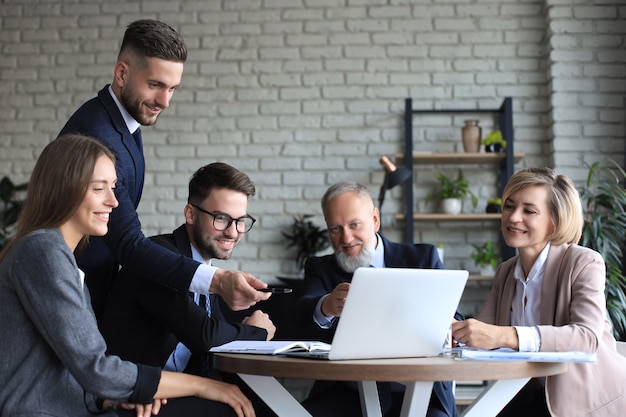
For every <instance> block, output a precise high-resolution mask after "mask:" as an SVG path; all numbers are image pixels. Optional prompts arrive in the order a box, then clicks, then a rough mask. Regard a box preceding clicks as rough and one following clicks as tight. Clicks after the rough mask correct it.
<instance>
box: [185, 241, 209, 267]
mask: <svg viewBox="0 0 626 417" xmlns="http://www.w3.org/2000/svg"><path fill="white" fill-rule="evenodd" d="M189 245H190V246H191V258H192V259H193V260H194V261H198V262H200V263H201V264H207V265H209V266H211V259H209V260H208V261H207V260H205V259H204V258H203V257H202V255H200V252H198V249H196V247H195V246H194V245H192V244H191V243H190V244H189Z"/></svg>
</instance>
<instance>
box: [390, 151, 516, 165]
mask: <svg viewBox="0 0 626 417" xmlns="http://www.w3.org/2000/svg"><path fill="white" fill-rule="evenodd" d="M525 156H526V154H525V153H524V152H515V154H514V158H513V159H514V161H515V162H519V161H521V160H522V159H523V158H524V157H525ZM395 157H396V161H403V160H404V154H403V153H397V154H396V155H395ZM505 159H506V154H505V153H504V152H495V153H494V152H476V153H469V152H467V153H455V152H414V153H413V163H415V164H495V163H500V162H502V161H504V160H505Z"/></svg>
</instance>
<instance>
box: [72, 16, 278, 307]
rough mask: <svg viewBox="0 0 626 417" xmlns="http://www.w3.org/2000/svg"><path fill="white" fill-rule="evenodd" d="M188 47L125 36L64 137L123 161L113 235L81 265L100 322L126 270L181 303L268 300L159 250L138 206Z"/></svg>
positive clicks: (173, 38) (169, 32)
mask: <svg viewBox="0 0 626 417" xmlns="http://www.w3.org/2000/svg"><path fill="white" fill-rule="evenodd" d="M186 59H187V47H186V45H185V41H184V40H183V38H182V37H181V36H180V35H179V34H178V33H177V32H176V31H175V30H174V29H173V28H171V27H170V26H168V25H167V24H165V23H163V22H159V21H155V20H138V21H135V22H132V23H131V24H130V25H128V28H127V30H126V32H125V34H124V39H123V41H122V46H121V48H120V52H119V55H118V59H117V63H116V64H115V68H114V71H113V81H112V83H111V84H110V85H107V86H105V87H104V88H103V89H102V90H100V91H99V92H98V96H97V97H95V98H93V99H91V100H89V101H87V102H86V103H85V104H83V105H82V106H81V107H80V108H79V109H78V110H77V111H76V112H75V113H74V114H73V115H72V116H71V117H70V119H69V120H68V122H67V123H66V125H65V126H64V127H63V129H62V130H61V133H60V134H64V133H80V134H84V135H89V136H93V137H95V138H97V139H99V140H100V141H101V142H102V143H104V144H105V145H106V146H107V147H108V148H109V149H111V150H112V151H113V153H114V154H115V157H116V173H117V187H116V190H115V196H116V198H117V200H118V202H119V207H118V209H117V210H115V211H114V212H113V213H112V214H111V216H110V219H109V231H108V233H107V234H106V235H105V236H103V237H94V238H92V239H91V240H90V242H89V246H88V248H87V249H86V251H85V252H84V253H83V254H82V256H81V257H80V258H79V266H80V268H81V269H82V270H83V271H84V272H85V274H86V278H85V279H86V282H87V285H88V287H89V290H90V292H91V297H92V304H93V307H94V312H95V314H96V317H97V318H98V319H99V318H100V316H101V314H102V310H103V308H104V305H105V303H106V298H107V296H108V294H109V290H110V288H111V285H112V282H113V279H114V278H115V275H116V274H117V272H118V270H119V268H120V265H121V266H124V267H125V268H127V269H129V270H130V271H131V272H133V273H136V274H141V275H143V276H144V277H146V278H147V279H150V280H153V281H155V282H158V283H160V284H162V285H164V286H166V287H168V288H170V289H171V290H173V291H174V292H176V293H178V294H180V295H183V296H184V295H186V294H187V292H188V291H189V290H191V291H193V292H198V293H202V294H208V293H209V292H211V293H216V294H219V295H220V296H222V298H223V299H224V300H225V301H226V302H227V304H228V305H229V306H230V307H231V308H232V309H233V310H241V309H245V308H248V307H250V306H252V305H254V304H255V303H256V302H258V301H261V300H265V299H267V298H268V296H269V294H266V293H263V292H260V291H257V289H260V288H264V287H266V286H267V285H266V284H265V283H264V282H262V281H260V280H258V279H256V278H255V277H253V276H252V275H250V274H247V273H244V272H240V271H228V270H223V269H219V268H216V267H212V266H208V265H202V264H201V263H199V262H197V261H194V260H192V259H190V258H188V257H186V256H184V255H181V254H176V253H174V252H173V251H171V250H168V249H166V248H164V247H163V246H160V245H157V244H155V243H154V242H151V241H150V240H149V239H147V238H146V237H145V236H144V235H143V233H142V232H141V224H140V223H139V218H138V216H137V211H136V209H137V206H138V205H139V201H140V199H141V193H142V190H143V182H144V175H145V161H144V155H143V145H142V139H141V130H140V128H139V127H140V125H141V126H151V125H153V124H155V123H156V121H157V118H158V117H159V115H160V114H161V112H162V111H163V110H164V109H166V108H167V107H168V106H169V101H170V99H171V98H172V95H173V94H174V91H175V90H176V88H178V86H179V85H180V82H181V79H182V74H183V66H184V62H185V61H186Z"/></svg>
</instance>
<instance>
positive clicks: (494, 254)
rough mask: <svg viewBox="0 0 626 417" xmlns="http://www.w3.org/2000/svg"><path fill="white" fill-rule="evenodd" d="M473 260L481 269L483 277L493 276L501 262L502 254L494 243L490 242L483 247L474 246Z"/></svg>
mask: <svg viewBox="0 0 626 417" xmlns="http://www.w3.org/2000/svg"><path fill="white" fill-rule="evenodd" d="M472 246H473V247H474V250H473V251H472V255H471V256H472V259H473V260H474V263H475V264H476V266H477V267H479V268H480V269H481V275H493V274H494V273H495V271H496V267H497V266H498V262H500V254H499V253H498V250H497V249H496V246H495V245H494V244H493V242H492V241H490V240H488V241H487V242H485V243H483V244H482V245H477V244H473V245H472Z"/></svg>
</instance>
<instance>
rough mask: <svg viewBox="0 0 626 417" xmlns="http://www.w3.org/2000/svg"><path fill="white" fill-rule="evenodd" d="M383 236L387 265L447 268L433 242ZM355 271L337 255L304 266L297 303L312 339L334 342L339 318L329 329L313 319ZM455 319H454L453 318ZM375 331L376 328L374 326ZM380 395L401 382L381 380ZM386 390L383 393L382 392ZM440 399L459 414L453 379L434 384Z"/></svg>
mask: <svg viewBox="0 0 626 417" xmlns="http://www.w3.org/2000/svg"><path fill="white" fill-rule="evenodd" d="M379 236H381V238H382V240H383V244H384V247H385V255H384V256H385V266H386V267H387V268H421V269H443V263H442V262H441V260H440V259H439V254H438V253H437V248H436V247H435V246H433V245H430V244H414V245H408V244H403V243H395V242H391V241H389V240H388V239H386V238H385V237H384V236H382V235H379ZM351 281H352V273H348V272H345V271H344V270H342V269H341V268H340V267H339V265H338V264H337V261H336V259H335V255H326V256H321V257H312V258H309V259H308V260H307V261H306V263H305V266H304V281H303V283H302V296H301V297H300V299H299V301H298V304H297V306H298V307H297V308H298V310H297V314H298V317H299V320H300V322H301V324H302V326H306V328H307V335H308V338H310V339H311V340H322V341H326V342H332V338H333V335H334V334H335V329H336V327H337V322H338V320H335V322H334V323H333V325H332V327H331V328H329V329H321V328H320V327H319V326H318V325H317V324H315V323H314V322H313V313H314V311H315V307H316V305H317V303H318V302H319V299H320V298H321V297H322V296H324V295H326V294H328V293H330V292H332V291H333V289H334V288H335V287H336V286H337V285H338V284H340V283H342V282H351ZM455 318H457V319H458V320H461V319H462V318H463V316H461V315H460V313H458V311H457V314H455ZM450 320H452V318H450ZM373 330H375V329H373ZM316 385H318V387H316V386H314V387H313V391H312V392H315V391H317V392H319V391H318V390H320V389H324V388H321V387H324V385H328V389H332V384H324V383H322V384H316ZM378 385H379V394H380V395H381V402H382V401H383V399H384V398H385V393H384V392H385V390H394V391H396V390H397V389H398V385H399V384H382V383H379V384H378ZM381 390H382V392H381ZM433 401H438V402H439V403H440V404H441V406H442V407H443V409H445V410H446V412H447V414H448V416H456V415H457V410H456V404H455V400H454V395H453V393H452V384H451V382H435V383H434V385H433V395H432V397H431V403H432V402H433Z"/></svg>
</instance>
